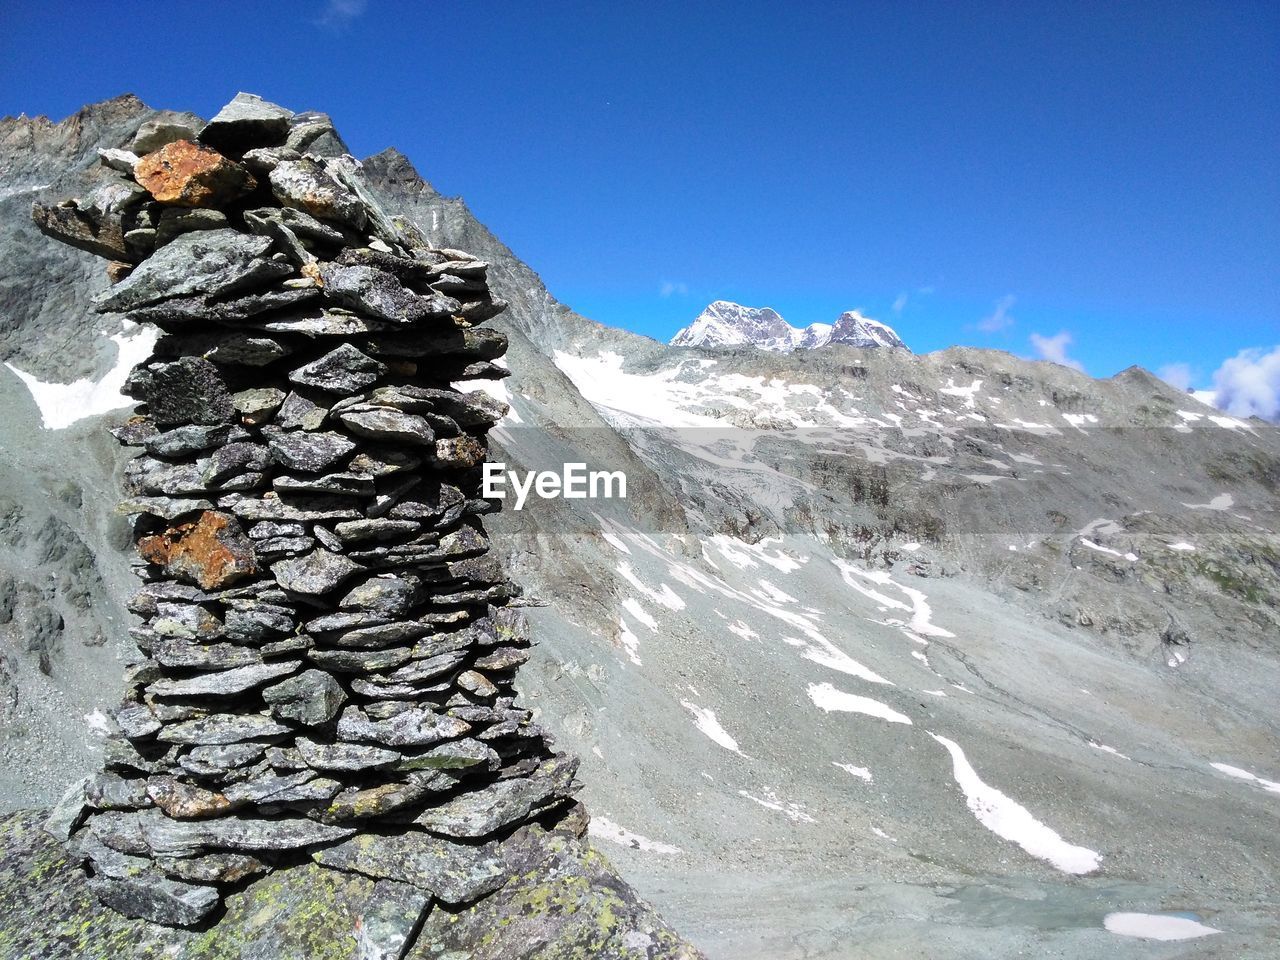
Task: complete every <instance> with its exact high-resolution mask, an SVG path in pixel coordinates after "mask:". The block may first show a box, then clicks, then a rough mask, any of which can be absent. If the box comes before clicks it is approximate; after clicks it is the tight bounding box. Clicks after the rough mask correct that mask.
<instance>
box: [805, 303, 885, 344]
mask: <svg viewBox="0 0 1280 960" xmlns="http://www.w3.org/2000/svg"><path fill="white" fill-rule="evenodd" d="M815 326H816V324H815ZM827 342H828V343H847V344H849V345H850V346H853V347H901V348H903V349H904V350H905V349H906V347H907V345H906V344H905V343H903V342H902V338H901V337H900V336H898V334H897V331H895V330H894V329H893V328H892V327H891V326H889V325H888V324H885V323H881V322H880V321H879V320H872V319H871V318H870V317H868V316H865V315H864V314H862V313H860V312H859V311H857V310H846V311H845V312H844V313H842V314H840V316H839V318H838V319H837V320H836V322H835V324H834V325H833V326H832V328H831V335H830V337H829V338H828V341H827Z"/></svg>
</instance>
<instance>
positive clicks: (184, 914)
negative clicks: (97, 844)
mask: <svg viewBox="0 0 1280 960" xmlns="http://www.w3.org/2000/svg"><path fill="white" fill-rule="evenodd" d="M89 887H90V889H91V890H93V892H94V894H96V895H97V897H98V899H99V900H101V901H102V902H103V903H105V904H106V905H107V906H109V907H111V908H112V909H113V910H115V911H116V912H117V913H120V914H123V915H124V916H126V917H136V918H138V919H140V920H149V921H150V922H151V923H159V924H163V925H165V926H168V927H192V926H195V925H196V924H197V923H199V922H200V921H201V920H203V919H204V918H205V917H207V916H208V915H209V914H211V913H212V912H213V911H214V910H215V909H216V908H217V906H218V904H219V903H220V902H221V900H222V898H221V896H220V895H219V894H218V890H217V888H216V887H205V886H199V885H196V884H190V883H180V882H178V881H176V880H170V879H169V878H168V877H165V876H163V875H161V874H160V872H159V871H158V870H148V871H145V872H143V873H139V874H137V875H135V876H131V877H128V878H122V879H116V878H112V877H104V876H97V877H91V878H90V879H89Z"/></svg>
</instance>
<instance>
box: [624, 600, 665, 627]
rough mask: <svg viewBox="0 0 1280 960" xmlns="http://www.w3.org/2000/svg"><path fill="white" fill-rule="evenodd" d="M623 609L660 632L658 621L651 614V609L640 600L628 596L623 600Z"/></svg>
mask: <svg viewBox="0 0 1280 960" xmlns="http://www.w3.org/2000/svg"><path fill="white" fill-rule="evenodd" d="M622 609H623V610H625V611H627V613H629V614H631V616H633V617H635V618H636V619H637V620H639V621H640V622H641V623H643V624H644V625H645V626H646V627H648V628H649V629H650V630H652V631H653V632H654V633H657V632H658V621H657V620H655V619H653V617H652V616H650V614H649V611H648V610H646V609H645V608H644V607H642V606H640V601H639V600H637V599H636V598H635V597H627V599H625V600H623V601H622Z"/></svg>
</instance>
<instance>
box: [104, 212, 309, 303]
mask: <svg viewBox="0 0 1280 960" xmlns="http://www.w3.org/2000/svg"><path fill="white" fill-rule="evenodd" d="M270 246H271V241H270V239H268V238H266V237H254V236H248V235H246V234H243V233H239V232H237V231H235V230H230V229H226V230H201V231H198V232H195V233H185V234H183V235H182V236H180V237H178V238H177V239H175V240H174V241H173V242H172V243H170V244H167V245H166V246H164V247H162V248H160V250H159V251H157V252H156V253H155V254H153V255H152V256H151V257H150V258H148V259H147V261H146V263H144V264H142V265H140V266H139V267H138V268H137V269H135V270H134V271H133V272H132V273H131V274H129V276H127V277H126V278H125V279H124V280H121V281H120V282H119V283H117V284H116V285H115V286H114V287H112V288H111V289H110V290H108V291H107V292H106V293H104V294H102V295H101V296H99V297H98V298H97V299H96V300H95V303H96V305H97V309H98V310H99V311H102V312H116V311H124V310H132V309H136V308H138V307H146V306H149V305H151V304H156V303H159V302H160V301H162V300H167V299H170V298H172V297H188V296H202V297H219V296H222V297H225V296H228V295H231V294H234V293H237V292H239V291H242V290H247V289H250V288H252V287H254V286H262V285H265V284H267V283H269V282H271V281H272V280H274V279H276V278H279V277H282V276H286V275H288V274H289V273H290V272H291V270H290V268H289V267H287V266H284V265H282V264H279V263H275V262H274V261H272V260H269V259H265V254H266V252H267V250H268V248H269V247H270Z"/></svg>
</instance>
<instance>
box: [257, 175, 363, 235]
mask: <svg viewBox="0 0 1280 960" xmlns="http://www.w3.org/2000/svg"><path fill="white" fill-rule="evenodd" d="M269 179H270V181H271V192H272V193H274V194H275V196H276V199H277V200H279V201H280V203H281V204H283V205H284V206H285V207H293V208H296V209H298V210H301V211H303V212H304V213H308V214H310V215H311V216H313V217H317V218H318V219H320V220H327V221H329V222H331V223H338V224H342V225H345V226H350V227H352V228H354V229H356V230H360V229H362V228H363V227H364V226H365V224H366V223H367V222H368V219H369V218H368V212H367V210H366V209H365V206H364V204H362V203H361V202H360V198H359V197H357V196H356V195H355V194H354V193H353V192H352V191H351V190H349V189H347V187H345V186H343V185H342V184H341V183H339V182H338V181H337V180H335V179H334V178H333V177H331V176H330V175H329V173H328V171H326V170H325V168H324V165H323V164H321V163H319V162H318V161H316V160H313V159H311V158H309V157H303V158H302V159H301V160H285V161H283V162H281V163H279V164H277V165H276V167H275V169H273V170H272V171H271V173H270V175H269Z"/></svg>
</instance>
